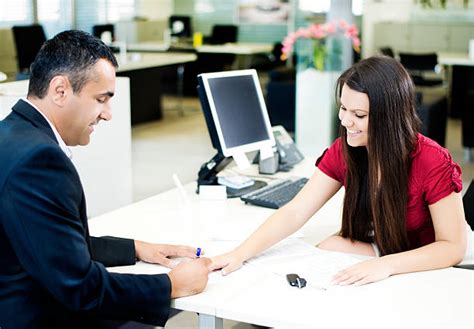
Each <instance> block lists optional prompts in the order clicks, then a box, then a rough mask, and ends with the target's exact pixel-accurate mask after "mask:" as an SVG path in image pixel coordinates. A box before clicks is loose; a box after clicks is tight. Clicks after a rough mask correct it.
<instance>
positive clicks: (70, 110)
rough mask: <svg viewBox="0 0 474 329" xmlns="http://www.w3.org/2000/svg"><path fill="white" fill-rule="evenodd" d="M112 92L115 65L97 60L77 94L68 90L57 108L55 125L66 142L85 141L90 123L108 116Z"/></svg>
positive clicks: (109, 114)
mask: <svg viewBox="0 0 474 329" xmlns="http://www.w3.org/2000/svg"><path fill="white" fill-rule="evenodd" d="M114 92H115V68H114V66H113V65H112V64H110V62H108V61H106V60H104V59H101V60H99V61H98V62H97V63H96V64H95V65H94V68H93V71H92V72H91V79H90V80H89V81H88V82H86V84H85V85H84V86H83V88H82V89H81V91H80V92H79V93H77V94H74V93H72V92H71V93H70V94H69V95H70V96H69V97H68V99H67V101H66V102H65V106H64V107H63V108H62V109H61V110H60V111H59V113H58V116H57V117H56V118H57V119H58V120H55V123H56V128H57V129H58V132H59V134H60V135H61V137H62V138H63V140H64V142H65V143H66V145H69V146H75V145H87V144H89V141H90V135H91V134H92V132H93V131H94V127H95V125H96V124H98V123H99V121H100V120H106V121H108V120H111V119H112V112H111V108H110V99H111V98H112V96H113V95H114Z"/></svg>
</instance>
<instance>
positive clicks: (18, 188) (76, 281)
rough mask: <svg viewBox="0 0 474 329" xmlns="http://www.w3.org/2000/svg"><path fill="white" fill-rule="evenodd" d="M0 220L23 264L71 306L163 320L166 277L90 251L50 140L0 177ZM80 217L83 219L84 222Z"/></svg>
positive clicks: (75, 183)
mask: <svg viewBox="0 0 474 329" xmlns="http://www.w3.org/2000/svg"><path fill="white" fill-rule="evenodd" d="M3 196H4V197H3V198H1V200H0V204H1V207H0V209H3V211H4V212H3V214H2V220H3V224H4V229H5V232H6V234H7V236H8V239H9V240H10V242H11V244H12V247H13V249H14V251H15V254H16V255H17V257H18V259H19V261H20V263H21V265H22V266H23V268H24V269H25V271H26V272H27V273H28V274H29V275H30V276H31V277H33V279H34V280H35V281H36V282H38V284H39V285H41V286H42V287H43V288H44V289H46V290H47V291H48V292H49V293H50V294H51V295H52V296H53V297H54V298H55V299H56V300H58V301H59V302H60V303H62V304H63V305H64V306H65V307H67V308H69V309H71V310H73V311H81V312H87V313H93V314H96V315H100V316H105V317H108V318H115V319H126V320H135V321H140V322H146V323H150V324H154V325H161V326H163V325H164V323H165V322H166V320H167V318H168V315H169V305H170V294H171V283H170V280H169V277H168V276H167V275H165V274H162V275H132V274H118V273H109V272H107V270H106V269H105V267H104V266H103V265H102V264H101V263H99V262H95V261H93V260H92V259H91V255H90V253H89V249H88V245H87V241H86V238H85V236H86V233H85V232H86V230H87V228H86V227H85V226H84V223H82V221H81V216H80V209H79V207H80V204H81V200H82V198H83V193H82V188H81V185H80V180H79V177H78V175H77V172H76V170H75V168H74V166H73V165H72V163H71V162H70V160H69V159H67V157H65V155H64V154H63V153H62V152H61V151H60V150H59V149H58V148H57V147H55V146H44V145H43V146H41V147H39V148H37V149H36V150H34V151H33V152H30V153H29V154H28V156H26V157H25V158H24V159H22V160H21V162H20V163H19V164H18V165H17V166H16V167H15V169H14V171H12V172H11V173H10V174H9V176H8V178H7V181H6V183H5V185H4V191H3ZM85 225H87V224H85Z"/></svg>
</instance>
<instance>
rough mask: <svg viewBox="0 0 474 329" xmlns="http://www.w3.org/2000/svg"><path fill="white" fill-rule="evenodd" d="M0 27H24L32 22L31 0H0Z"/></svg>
mask: <svg viewBox="0 0 474 329" xmlns="http://www.w3.org/2000/svg"><path fill="white" fill-rule="evenodd" d="M0 7H1V8H2V9H1V10H0V26H4V27H8V26H12V25H21V24H23V25H26V24H31V23H33V22H34V18H33V6H32V4H31V0H15V1H9V0H0Z"/></svg>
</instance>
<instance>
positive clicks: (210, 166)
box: [196, 153, 267, 198]
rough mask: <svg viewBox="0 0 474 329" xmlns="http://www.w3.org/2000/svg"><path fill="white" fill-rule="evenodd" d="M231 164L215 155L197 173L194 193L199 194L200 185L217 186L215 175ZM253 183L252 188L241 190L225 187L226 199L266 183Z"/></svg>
mask: <svg viewBox="0 0 474 329" xmlns="http://www.w3.org/2000/svg"><path fill="white" fill-rule="evenodd" d="M231 162H232V158H230V157H225V156H224V155H223V154H221V153H217V154H216V155H215V156H214V157H213V158H212V159H211V160H209V161H207V162H205V163H204V164H203V165H202V166H201V169H200V170H199V173H198V181H197V183H198V184H197V190H196V193H199V186H201V185H219V184H218V183H217V174H218V173H219V172H220V171H222V170H223V169H224V168H225V167H226V166H227V165H228V164H229V163H231ZM254 181H255V183H254V184H253V185H252V186H248V187H244V188H241V189H234V188H230V187H228V186H227V187H226V190H227V197H228V198H236V197H240V196H242V195H244V194H247V193H250V192H253V191H256V190H258V189H260V188H262V187H264V186H265V185H267V183H265V182H263V181H259V180H254Z"/></svg>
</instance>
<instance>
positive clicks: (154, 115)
mask: <svg viewBox="0 0 474 329" xmlns="http://www.w3.org/2000/svg"><path fill="white" fill-rule="evenodd" d="M117 58H118V59H119V68H118V70H117V76H126V77H128V78H130V102H131V121H132V125H133V124H138V123H143V122H148V121H152V120H159V119H161V117H162V106H161V94H162V92H161V83H160V80H161V75H162V72H163V70H164V69H166V68H170V67H173V66H176V67H177V66H179V65H182V64H184V63H188V62H193V61H195V60H196V58H197V57H196V55H195V54H191V53H172V52H167V53H128V54H127V61H120V59H121V58H120V55H117Z"/></svg>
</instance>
